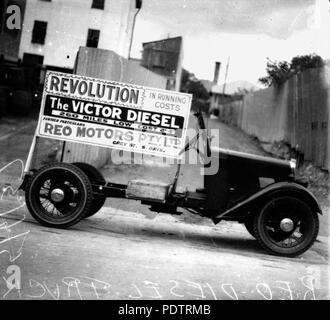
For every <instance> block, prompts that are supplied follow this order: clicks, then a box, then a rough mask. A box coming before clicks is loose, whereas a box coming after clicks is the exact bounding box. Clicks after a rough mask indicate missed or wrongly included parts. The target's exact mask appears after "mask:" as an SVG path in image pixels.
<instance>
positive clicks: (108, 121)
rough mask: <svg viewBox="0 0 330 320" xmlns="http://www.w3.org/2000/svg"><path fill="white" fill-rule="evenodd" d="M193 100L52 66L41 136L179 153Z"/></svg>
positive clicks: (165, 154) (171, 154) (169, 154)
mask: <svg viewBox="0 0 330 320" xmlns="http://www.w3.org/2000/svg"><path fill="white" fill-rule="evenodd" d="M191 99H192V96H191V95H190V94H185V93H180V92H176V91H169V90H161V89H155V88H148V87H143V86H138V85H132V84H125V83H119V82H113V81H106V80H101V79H94V78H90V77H84V76H79V75H72V74H66V73H58V72H53V71H48V72H47V74H46V78H45V86H44V93H43V98H42V105H41V112H40V118H39V124H38V130H37V135H38V136H40V137H47V138H53V139H59V140H65V141H73V142H79V143H86V144H91V145H95V146H102V147H108V148H114V149H121V150H126V151H132V152H140V153H146V154H151V155H157V156H162V157H170V158H178V157H179V156H178V153H179V151H180V149H181V148H182V147H183V146H184V142H185V136H186V130H187V126H188V119H189V113H190V107H191Z"/></svg>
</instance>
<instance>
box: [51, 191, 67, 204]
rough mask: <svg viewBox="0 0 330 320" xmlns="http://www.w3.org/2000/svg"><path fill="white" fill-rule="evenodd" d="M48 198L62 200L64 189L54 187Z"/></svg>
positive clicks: (55, 200)
mask: <svg viewBox="0 0 330 320" xmlns="http://www.w3.org/2000/svg"><path fill="white" fill-rule="evenodd" d="M50 198H51V199H52V201H54V202H62V201H63V200H64V190H62V189H60V188H55V189H54V190H52V192H51V193H50Z"/></svg>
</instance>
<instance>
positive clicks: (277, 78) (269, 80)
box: [259, 54, 324, 87]
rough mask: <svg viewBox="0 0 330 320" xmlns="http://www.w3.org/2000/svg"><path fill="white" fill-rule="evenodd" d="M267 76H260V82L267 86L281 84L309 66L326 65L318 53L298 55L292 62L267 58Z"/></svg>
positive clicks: (318, 66)
mask: <svg viewBox="0 0 330 320" xmlns="http://www.w3.org/2000/svg"><path fill="white" fill-rule="evenodd" d="M267 60H268V62H267V68H266V71H267V76H265V77H262V78H259V82H261V83H262V84H264V85H266V86H268V87H269V86H271V85H275V86H280V85H282V84H283V83H284V82H285V81H286V80H288V79H289V78H290V77H292V76H293V75H294V74H297V73H299V72H302V71H304V70H306V69H309V68H320V67H323V66H324V61H323V59H322V58H321V57H320V56H318V55H316V54H308V55H304V56H296V57H294V58H292V60H291V62H290V63H289V62H287V61H280V62H277V61H271V60H270V59H269V58H267Z"/></svg>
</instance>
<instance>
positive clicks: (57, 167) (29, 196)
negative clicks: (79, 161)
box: [25, 163, 93, 228]
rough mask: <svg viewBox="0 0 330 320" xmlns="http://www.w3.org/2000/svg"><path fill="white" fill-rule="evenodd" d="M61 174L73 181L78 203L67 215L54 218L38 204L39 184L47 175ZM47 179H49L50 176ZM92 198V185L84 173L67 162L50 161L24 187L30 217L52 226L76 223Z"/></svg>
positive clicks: (87, 210) (67, 225) (87, 209)
mask: <svg viewBox="0 0 330 320" xmlns="http://www.w3.org/2000/svg"><path fill="white" fill-rule="evenodd" d="M61 174H62V175H63V177H68V176H69V178H67V179H71V180H74V181H75V188H76V189H77V193H78V194H79V197H80V198H79V203H77V205H76V207H75V208H74V209H72V210H73V212H72V213H71V214H70V215H69V216H67V217H56V218H55V217H50V216H49V215H47V210H46V209H45V208H44V207H43V206H42V204H40V197H39V195H40V193H39V192H40V190H39V188H40V185H39V184H40V183H42V181H43V179H46V178H47V175H48V177H49V176H50V177H51V176H52V175H54V176H56V177H57V178H58V177H61ZM48 180H50V181H51V178H48ZM54 180H55V179H54ZM45 181H47V180H45ZM38 199H39V200H38ZM92 200H93V190H92V185H91V183H90V181H89V179H88V177H87V176H86V174H85V173H84V172H83V171H82V170H80V169H79V168H78V167H76V166H73V165H71V164H67V163H51V164H47V165H45V166H44V167H42V168H40V169H39V170H37V171H36V173H35V174H34V175H33V176H32V177H31V179H30V180H29V182H28V185H27V187H26V189H25V203H26V206H27V208H28V210H29V212H30V213H31V215H32V217H33V218H34V219H35V220H37V221H38V222H39V223H40V224H42V225H44V226H47V227H53V228H68V227H70V226H72V225H74V224H76V223H78V222H79V221H80V220H81V219H82V218H83V217H84V216H85V215H86V212H89V210H90V208H91V205H92ZM54 206H55V205H54Z"/></svg>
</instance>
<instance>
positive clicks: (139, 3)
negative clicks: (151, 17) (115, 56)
mask: <svg viewBox="0 0 330 320" xmlns="http://www.w3.org/2000/svg"><path fill="white" fill-rule="evenodd" d="M141 7H142V0H135V9H137V10H136V12H135V13H134V17H133V24H132V31H131V39H130V42H129V49H128V60H129V59H130V58H131V50H132V43H133V37H134V29H135V20H136V16H137V15H138V13H139V12H140V10H141Z"/></svg>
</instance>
